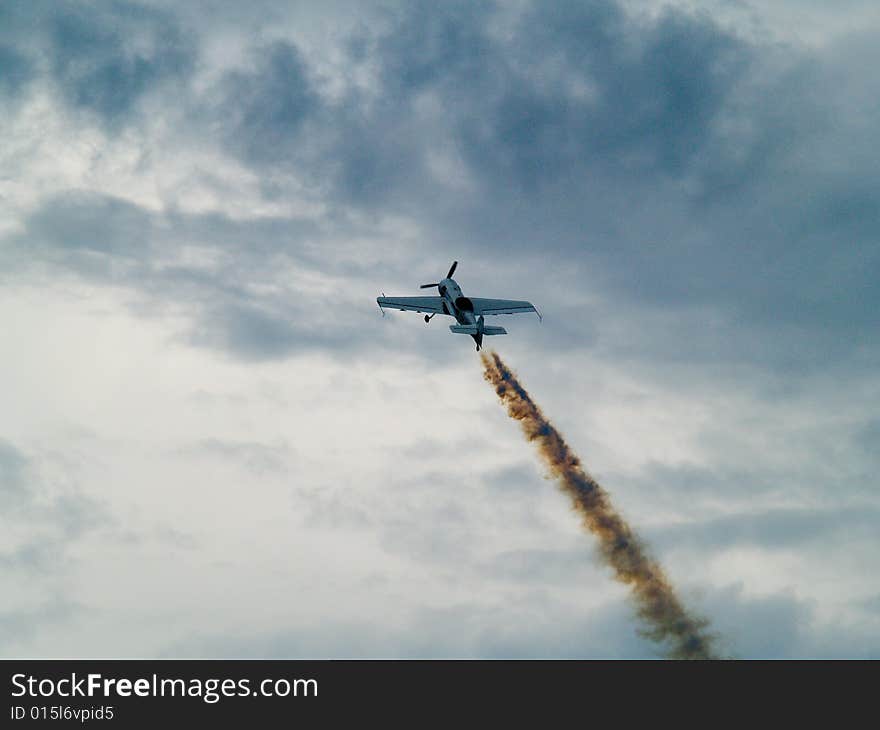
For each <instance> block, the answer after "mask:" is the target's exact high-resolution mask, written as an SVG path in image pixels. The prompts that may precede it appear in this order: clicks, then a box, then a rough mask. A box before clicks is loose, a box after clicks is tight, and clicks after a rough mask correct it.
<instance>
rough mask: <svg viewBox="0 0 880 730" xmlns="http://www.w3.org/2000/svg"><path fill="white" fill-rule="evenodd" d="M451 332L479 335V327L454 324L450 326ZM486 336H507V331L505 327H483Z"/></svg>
mask: <svg viewBox="0 0 880 730" xmlns="http://www.w3.org/2000/svg"><path fill="white" fill-rule="evenodd" d="M449 331H450V332H454V333H455V334H457V335H475V334H477V325H475V324H453V325H450V326H449ZM483 334H484V335H506V334H507V330H506V329H504V327H489V326H488V325H487V326H485V327H483Z"/></svg>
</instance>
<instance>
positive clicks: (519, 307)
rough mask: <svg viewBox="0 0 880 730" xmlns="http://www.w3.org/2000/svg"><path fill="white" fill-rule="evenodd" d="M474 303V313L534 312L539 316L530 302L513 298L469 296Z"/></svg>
mask: <svg viewBox="0 0 880 730" xmlns="http://www.w3.org/2000/svg"><path fill="white" fill-rule="evenodd" d="M471 301H472V302H473V303H474V314H525V313H526V312H534V313H535V314H537V315H538V317H539V318H540V317H541V313H540V312H538V310H537V309H535V305H534V304H532V303H531V302H521V301H517V300H515V299H481V298H479V297H471Z"/></svg>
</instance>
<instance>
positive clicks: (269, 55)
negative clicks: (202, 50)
mask: <svg viewBox="0 0 880 730" xmlns="http://www.w3.org/2000/svg"><path fill="white" fill-rule="evenodd" d="M256 56H257V58H256V62H255V64H254V67H253V69H251V70H235V71H231V72H229V73H228V74H227V76H226V77H225V78H224V80H223V82H222V83H221V88H220V90H219V92H218V106H217V109H216V114H217V115H218V118H219V120H220V122H221V124H222V128H223V139H224V141H225V144H226V145H227V146H228V147H229V148H230V149H231V150H233V151H234V152H235V153H236V154H237V155H238V156H239V157H241V158H242V159H243V160H244V161H246V162H248V163H250V164H252V165H255V166H258V167H260V166H267V165H270V166H276V165H290V164H293V163H295V162H296V159H297V157H299V156H302V155H303V154H304V153H305V152H306V151H307V149H308V139H307V138H303V136H302V134H301V127H302V125H303V124H304V123H305V121H306V120H307V119H308V118H309V116H310V115H312V114H313V113H314V112H315V111H316V110H317V109H318V107H319V104H320V99H319V97H318V95H317V93H316V92H315V91H314V89H313V88H312V83H311V81H310V79H309V75H308V74H309V70H308V65H307V63H306V61H305V60H304V59H303V57H302V54H301V53H300V51H299V49H298V48H297V47H296V45H294V44H292V43H286V42H283V41H276V42H275V43H273V44H272V45H270V46H268V47H265V48H261V49H258V51H257V52H256Z"/></svg>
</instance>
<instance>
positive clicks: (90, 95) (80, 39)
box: [47, 2, 195, 127]
mask: <svg viewBox="0 0 880 730" xmlns="http://www.w3.org/2000/svg"><path fill="white" fill-rule="evenodd" d="M47 24H48V35H49V52H50V56H49V62H50V66H51V73H52V75H53V77H54V80H55V82H56V83H57V86H58V89H59V91H60V93H61V96H62V98H63V99H64V100H65V102H66V103H67V104H68V105H70V106H71V107H72V108H74V109H81V110H84V111H87V112H89V113H92V114H94V115H96V116H97V117H98V118H99V119H100V120H101V121H102V122H103V123H105V124H107V125H110V126H111V127H112V126H118V125H119V124H121V123H123V122H126V121H130V120H131V118H132V117H131V115H132V113H133V111H134V110H135V108H136V107H137V105H138V104H139V103H140V101H141V100H142V99H143V98H144V97H145V96H146V95H147V94H148V93H150V92H151V91H153V90H154V89H155V88H156V87H158V86H159V85H161V84H163V83H165V82H168V81H176V80H180V79H185V78H186V77H187V76H188V75H189V73H190V72H191V70H192V67H193V63H194V58H195V49H194V48H193V40H192V39H193V35H192V33H190V32H186V31H185V30H184V29H183V28H181V27H180V26H179V24H178V22H177V20H176V18H175V17H174V16H173V15H171V14H168V13H165V12H163V11H159V10H155V9H152V8H149V7H147V6H143V5H139V4H133V3H122V2H113V3H110V4H109V5H108V6H106V7H105V8H104V9H103V10H102V12H100V13H95V12H93V9H88V8H85V7H77V6H76V5H64V6H62V7H61V8H55V9H54V10H53V11H52V12H50V13H48V14H47Z"/></svg>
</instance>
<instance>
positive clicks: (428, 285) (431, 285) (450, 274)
mask: <svg viewBox="0 0 880 730" xmlns="http://www.w3.org/2000/svg"><path fill="white" fill-rule="evenodd" d="M456 266H458V261H453V262H452V266H450V267H449V273H448V274H446V278H447V279H451V278H452V275H453V274H454V273H455V267H456ZM435 286H440V283H439V282H438V283H436V284H422V285H421V286H420V287H419V289H432V288H433V287H435Z"/></svg>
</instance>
